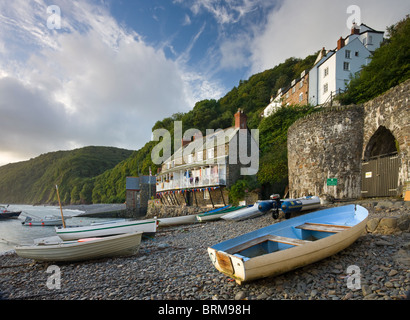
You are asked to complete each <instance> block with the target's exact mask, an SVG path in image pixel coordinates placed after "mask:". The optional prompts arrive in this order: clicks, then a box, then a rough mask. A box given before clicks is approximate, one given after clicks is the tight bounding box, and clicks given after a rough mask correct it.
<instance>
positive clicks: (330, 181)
mask: <svg viewBox="0 0 410 320" xmlns="http://www.w3.org/2000/svg"><path fill="white" fill-rule="evenodd" d="M327 185H328V186H337V178H329V179H327Z"/></svg>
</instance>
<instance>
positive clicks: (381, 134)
mask: <svg viewBox="0 0 410 320" xmlns="http://www.w3.org/2000/svg"><path fill="white" fill-rule="evenodd" d="M394 153H397V147H396V139H395V138H394V135H393V134H392V133H391V131H390V130H389V129H387V128H386V127H384V126H380V127H379V128H378V129H377V130H376V132H375V133H374V134H373V136H372V137H371V138H370V140H369V143H368V144H367V146H366V150H365V152H364V160H368V159H370V158H373V157H380V156H384V155H391V154H394Z"/></svg>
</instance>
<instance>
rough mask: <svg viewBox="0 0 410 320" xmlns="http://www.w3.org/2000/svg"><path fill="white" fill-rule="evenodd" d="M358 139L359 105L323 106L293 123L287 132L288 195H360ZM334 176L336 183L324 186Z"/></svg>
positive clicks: (360, 119) (344, 196)
mask: <svg viewBox="0 0 410 320" xmlns="http://www.w3.org/2000/svg"><path fill="white" fill-rule="evenodd" d="M362 139H363V108H362V107H360V106H346V107H335V108H327V109H325V110H323V111H320V112H317V113H314V114H311V115H310V116H308V117H306V118H303V119H300V120H299V121H297V122H296V123H294V124H293V125H292V126H291V127H290V128H289V131H288V166H289V190H290V197H291V198H292V197H302V196H306V195H324V194H328V195H331V196H333V197H335V198H355V197H357V196H358V195H360V185H361V178H360V160H361V156H362ZM334 178H336V179H337V185H328V184H329V182H328V179H334ZM330 184H331V183H330Z"/></svg>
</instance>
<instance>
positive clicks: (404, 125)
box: [363, 80, 410, 189]
mask: <svg viewBox="0 0 410 320" xmlns="http://www.w3.org/2000/svg"><path fill="white" fill-rule="evenodd" d="M409 98H410V80H407V81H406V82H403V83H402V84H400V85H398V86H396V87H394V88H392V89H390V90H389V91H387V92H386V93H385V94H383V95H381V96H379V97H376V98H375V99H373V100H371V101H369V102H366V103H365V104H364V133H363V158H366V151H368V148H369V141H370V139H371V138H372V137H373V135H374V134H375V132H376V131H377V130H378V129H379V128H380V127H382V126H383V127H384V128H386V129H388V130H390V132H391V133H392V134H393V136H394V138H395V140H396V141H397V144H396V145H397V147H398V150H397V151H398V153H399V156H400V157H401V168H400V170H399V186H401V189H403V188H404V186H405V185H406V183H409V184H410V182H409V180H410V176H409V171H410V104H409Z"/></svg>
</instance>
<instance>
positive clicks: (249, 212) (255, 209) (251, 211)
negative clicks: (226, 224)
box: [221, 200, 271, 221]
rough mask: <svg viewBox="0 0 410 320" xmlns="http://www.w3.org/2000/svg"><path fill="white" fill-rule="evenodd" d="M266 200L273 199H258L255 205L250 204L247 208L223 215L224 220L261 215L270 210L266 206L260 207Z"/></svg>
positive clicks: (236, 219)
mask: <svg viewBox="0 0 410 320" xmlns="http://www.w3.org/2000/svg"><path fill="white" fill-rule="evenodd" d="M265 202H271V200H266V201H257V202H255V203H254V204H253V205H249V206H247V207H245V208H242V209H239V210H236V211H234V212H231V213H228V214H226V215H224V216H222V217H221V218H222V219H224V220H230V221H241V220H245V219H250V218H254V217H257V216H260V215H262V214H264V213H265V212H266V211H268V210H269V209H267V210H265V208H266V207H265V206H261V208H260V207H259V205H260V204H261V203H265Z"/></svg>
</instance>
